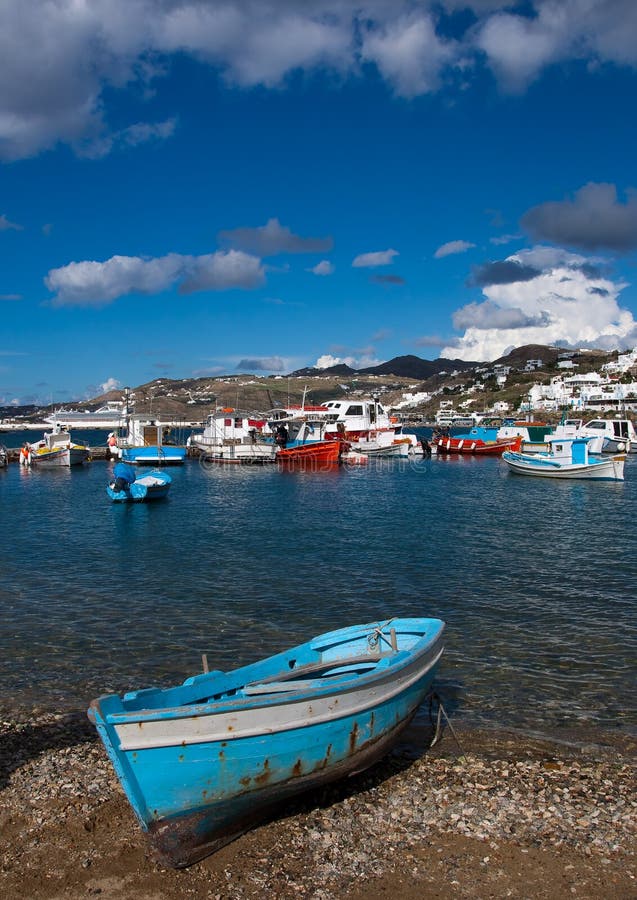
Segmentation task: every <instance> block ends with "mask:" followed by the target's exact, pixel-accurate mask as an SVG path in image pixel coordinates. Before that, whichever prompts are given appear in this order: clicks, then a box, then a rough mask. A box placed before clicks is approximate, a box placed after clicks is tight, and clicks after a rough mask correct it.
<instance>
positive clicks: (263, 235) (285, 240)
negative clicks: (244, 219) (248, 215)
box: [219, 218, 332, 256]
mask: <svg viewBox="0 0 637 900" xmlns="http://www.w3.org/2000/svg"><path fill="white" fill-rule="evenodd" d="M219 240H220V241H221V242H222V243H226V244H229V245H230V246H231V247H236V248H238V249H239V250H246V251H247V252H249V253H256V254H257V255H258V256H277V255H279V254H280V253H323V252H325V251H326V250H331V249H332V238H330V237H326V238H312V237H310V238H304V237H300V236H299V235H298V234H294V233H293V232H292V231H291V230H290V229H289V228H288V227H287V226H286V225H281V223H280V222H279V220H278V219H276V218H275V219H268V221H267V222H266V224H265V225H259V226H258V227H257V228H235V229H234V230H232V231H221V232H220V233H219Z"/></svg>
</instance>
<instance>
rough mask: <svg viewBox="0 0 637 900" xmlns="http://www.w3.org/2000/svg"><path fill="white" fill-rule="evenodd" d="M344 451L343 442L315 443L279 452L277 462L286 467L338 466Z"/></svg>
mask: <svg viewBox="0 0 637 900" xmlns="http://www.w3.org/2000/svg"><path fill="white" fill-rule="evenodd" d="M343 449H344V444H343V442H342V441H313V442H310V443H308V444H302V445H300V446H298V447H288V448H286V449H284V450H277V453H276V461H277V462H278V463H279V464H280V465H284V466H302V467H305V466H307V467H318V466H324V465H338V463H339V462H340V458H341V454H342V453H343Z"/></svg>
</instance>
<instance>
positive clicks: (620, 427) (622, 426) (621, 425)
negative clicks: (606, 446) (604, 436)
mask: <svg viewBox="0 0 637 900" xmlns="http://www.w3.org/2000/svg"><path fill="white" fill-rule="evenodd" d="M613 431H614V432H615V437H622V438H627V437H628V422H627V421H626V420H625V419H620V420H619V422H613Z"/></svg>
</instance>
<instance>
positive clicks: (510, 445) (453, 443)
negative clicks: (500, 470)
mask: <svg viewBox="0 0 637 900" xmlns="http://www.w3.org/2000/svg"><path fill="white" fill-rule="evenodd" d="M433 444H434V447H436V448H437V450H438V453H468V454H473V455H475V456H501V454H502V453H504V451H505V450H515V451H518V450H519V449H520V447H521V446H522V437H521V436H520V435H518V436H517V437H514V438H504V439H502V440H500V441H481V440H472V439H471V438H452V437H440V438H436V440H435V441H434V442H433Z"/></svg>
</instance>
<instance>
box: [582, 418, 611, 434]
mask: <svg viewBox="0 0 637 900" xmlns="http://www.w3.org/2000/svg"><path fill="white" fill-rule="evenodd" d="M586 427H587V428H597V429H598V430H599V431H606V422H604V421H603V420H602V419H595V421H593V422H589V423H588V425H587V426H586Z"/></svg>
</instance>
